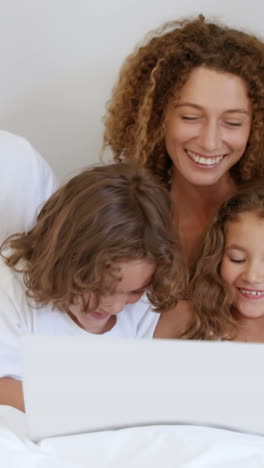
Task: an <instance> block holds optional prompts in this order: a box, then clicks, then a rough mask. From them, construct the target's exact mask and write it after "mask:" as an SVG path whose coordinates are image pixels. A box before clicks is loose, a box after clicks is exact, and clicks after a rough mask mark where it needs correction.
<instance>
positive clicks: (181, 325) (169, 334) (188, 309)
mask: <svg viewBox="0 0 264 468" xmlns="http://www.w3.org/2000/svg"><path fill="white" fill-rule="evenodd" d="M192 318H193V309H192V305H191V303H190V302H189V301H179V302H178V304H177V305H176V307H174V308H173V309H171V310H169V311H167V312H163V313H162V314H161V315H160V319H159V321H158V324H157V327H156V329H155V333H154V338H179V337H180V336H181V335H182V333H184V331H185V330H186V329H187V327H188V326H189V324H190V323H191V321H192Z"/></svg>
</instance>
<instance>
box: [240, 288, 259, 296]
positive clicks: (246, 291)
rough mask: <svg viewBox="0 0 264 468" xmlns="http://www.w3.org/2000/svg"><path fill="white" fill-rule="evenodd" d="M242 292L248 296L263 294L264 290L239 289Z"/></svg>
mask: <svg viewBox="0 0 264 468" xmlns="http://www.w3.org/2000/svg"><path fill="white" fill-rule="evenodd" d="M240 291H241V292H242V294H247V295H249V296H264V291H249V290H248V289H241V288H240Z"/></svg>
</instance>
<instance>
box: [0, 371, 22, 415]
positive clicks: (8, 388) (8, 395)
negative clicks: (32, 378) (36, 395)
mask: <svg viewBox="0 0 264 468" xmlns="http://www.w3.org/2000/svg"><path fill="white" fill-rule="evenodd" d="M0 405H8V406H13V407H14V408H17V409H19V410H21V411H25V406H24V398H23V389H22V383H21V382H20V381H19V380H16V379H12V378H11V377H2V378H1V379H0Z"/></svg>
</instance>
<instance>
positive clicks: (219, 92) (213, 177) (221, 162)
mask: <svg viewBox="0 0 264 468" xmlns="http://www.w3.org/2000/svg"><path fill="white" fill-rule="evenodd" d="M251 119H252V115H251V103H250V100H249V98H248V96H247V89H246V85H245V83H244V81H243V80H242V79H241V78H240V77H239V76H236V75H233V74H230V73H223V72H218V71H215V70H211V69H208V68H205V67H197V68H195V69H194V70H193V71H192V73H191V74H190V77H189V79H188V80H187V82H186V83H185V85H184V86H183V88H182V89H181V91H180V93H179V96H178V97H177V96H176V97H175V98H174V99H172V100H171V102H170V104H169V108H168V111H167V115H166V123H165V144H166V148H167V151H168V154H169V155H170V158H171V159H172V162H173V166H174V168H175V171H174V172H175V175H176V177H183V178H184V179H186V180H187V181H188V182H189V183H191V184H193V185H198V186H210V185H214V184H216V183H217V182H218V181H219V180H220V179H221V178H222V177H223V176H225V175H227V174H228V172H229V170H230V168H231V167H232V166H233V165H234V164H236V162H237V161H239V159H240V158H241V157H242V155H243V153H244V152H245V149H246V145H247V142H248V138H249V133H250V127H251Z"/></svg>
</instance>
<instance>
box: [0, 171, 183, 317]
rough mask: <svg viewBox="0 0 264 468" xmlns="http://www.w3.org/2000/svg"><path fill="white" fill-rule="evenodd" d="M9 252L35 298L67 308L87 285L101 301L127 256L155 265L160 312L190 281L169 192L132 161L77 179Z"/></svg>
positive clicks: (13, 240)
mask: <svg viewBox="0 0 264 468" xmlns="http://www.w3.org/2000/svg"><path fill="white" fill-rule="evenodd" d="M1 255H2V256H3V257H4V258H5V261H6V263H7V265H8V266H9V267H11V268H13V269H15V270H16V271H21V272H22V273H23V274H24V282H25V284H26V287H27V295H28V296H29V297H30V298H32V299H33V300H35V301H36V302H37V303H38V304H40V305H44V304H47V303H51V304H53V306H54V307H56V308H58V309H60V310H64V311H68V310H69V306H70V304H72V303H73V301H74V298H75V297H77V296H81V297H82V296H83V294H84V293H86V292H87V291H92V292H93V293H94V294H95V296H96V298H97V300H98V301H99V299H100V295H101V294H102V293H112V292H113V290H114V289H115V287H116V284H117V282H118V281H119V280H120V279H121V278H119V277H118V269H117V267H116V265H117V263H118V262H122V261H125V262H127V261H130V260H137V259H145V260H147V261H150V262H153V263H154V264H155V272H154V275H153V280H152V283H151V285H150V286H149V287H148V291H147V294H148V297H149V299H150V301H151V302H152V304H153V306H154V308H156V310H157V311H163V310H166V309H167V308H170V307H171V306H173V305H174V304H175V303H177V299H178V295H179V294H180V289H181V287H183V286H184V282H185V277H184V276H185V275H184V270H183V269H182V265H181V255H180V249H179V246H178V243H177V240H176V239H175V235H173V234H172V232H171V228H170V201H169V197H168V193H167V191H166V190H165V189H163V188H162V187H161V186H160V185H159V184H158V183H157V181H156V180H155V178H154V177H153V176H152V175H151V174H148V173H147V172H146V170H142V169H138V168H133V167H130V166H129V165H127V164H115V163H114V164H110V165H102V166H98V167H92V168H89V169H87V170H84V171H83V172H81V173H80V174H79V175H77V176H76V177H74V178H72V179H71V180H70V181H69V182H68V183H66V184H65V185H64V186H62V187H61V188H60V189H59V190H57V192H55V194H54V195H53V196H52V197H51V198H50V199H49V200H48V201H47V202H46V204H45V205H44V207H43V208H42V210H41V211H40V213H39V216H38V218H37V222H36V224H35V226H34V227H33V228H32V229H31V230H30V231H29V232H24V233H22V234H16V235H13V236H11V237H9V238H8V239H6V240H5V242H4V243H3V244H2V246H1ZM21 260H22V262H21ZM83 306H84V305H83Z"/></svg>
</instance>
